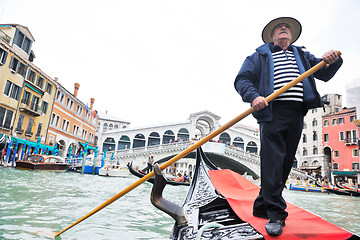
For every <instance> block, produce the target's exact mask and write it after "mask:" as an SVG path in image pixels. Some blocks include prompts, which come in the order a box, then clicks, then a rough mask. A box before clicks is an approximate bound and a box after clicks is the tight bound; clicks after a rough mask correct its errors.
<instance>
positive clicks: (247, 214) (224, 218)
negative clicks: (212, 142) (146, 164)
mask: <svg viewBox="0 0 360 240" xmlns="http://www.w3.org/2000/svg"><path fill="white" fill-rule="evenodd" d="M154 168H155V170H154V171H155V182H154V184H153V189H152V192H151V202H152V204H153V205H154V206H155V207H157V208H158V209H160V210H162V211H163V212H165V213H167V214H169V215H170V216H171V217H172V218H174V220H175V225H174V227H173V230H172V233H171V236H170V239H172V240H195V239H205V240H210V239H217V240H228V239H229V240H230V239H271V236H269V235H268V234H267V233H266V231H265V224H266V223H267V219H263V218H257V217H254V216H253V215H252V204H253V201H254V199H255V198H256V196H257V195H258V193H259V187H258V186H256V185H255V184H253V183H252V182H250V181H249V180H247V179H245V178H244V177H242V176H241V175H239V174H237V173H235V172H233V171H231V170H229V169H223V170H219V169H218V168H217V167H216V166H214V165H213V164H212V162H211V161H210V160H209V159H208V158H207V157H206V156H205V154H204V153H203V151H202V150H201V148H199V149H197V156H196V169H195V173H194V177H193V180H192V183H191V185H190V187H189V190H188V193H187V196H186V197H185V200H184V203H183V205H182V206H179V205H177V204H175V203H172V202H170V201H168V200H166V199H164V198H163V196H162V192H163V190H164V187H165V186H166V178H165V176H164V175H163V173H162V171H161V170H160V168H159V166H158V165H155V167H154ZM287 204H288V208H287V211H288V212H289V217H288V218H287V220H286V226H285V227H284V232H283V234H282V235H281V236H278V237H277V239H279V240H280V239H305V238H306V239H308V240H310V239H311V240H315V239H328V240H331V239H360V237H359V236H356V235H354V234H352V233H350V232H348V231H346V230H344V229H342V228H340V227H337V226H335V225H333V224H331V223H329V222H327V221H325V220H323V219H322V218H321V217H319V216H316V215H314V214H311V213H309V212H308V211H305V210H303V209H301V208H299V207H296V206H294V205H292V204H290V203H287Z"/></svg>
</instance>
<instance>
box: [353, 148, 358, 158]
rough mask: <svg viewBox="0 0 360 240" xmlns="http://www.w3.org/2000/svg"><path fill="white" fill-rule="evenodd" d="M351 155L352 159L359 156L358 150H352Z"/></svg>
mask: <svg viewBox="0 0 360 240" xmlns="http://www.w3.org/2000/svg"><path fill="white" fill-rule="evenodd" d="M352 155H353V157H358V156H359V149H356V148H355V149H353V151H352Z"/></svg>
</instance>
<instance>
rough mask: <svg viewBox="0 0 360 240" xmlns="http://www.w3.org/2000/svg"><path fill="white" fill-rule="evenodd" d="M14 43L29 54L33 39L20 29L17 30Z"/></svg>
mask: <svg viewBox="0 0 360 240" xmlns="http://www.w3.org/2000/svg"><path fill="white" fill-rule="evenodd" d="M14 43H15V44H16V45H18V46H19V47H20V48H21V49H22V50H24V52H26V53H27V54H29V53H30V50H31V44H32V42H31V40H30V39H29V38H28V37H26V36H25V35H24V34H23V33H22V32H20V31H19V29H17V30H16V34H15V39H14Z"/></svg>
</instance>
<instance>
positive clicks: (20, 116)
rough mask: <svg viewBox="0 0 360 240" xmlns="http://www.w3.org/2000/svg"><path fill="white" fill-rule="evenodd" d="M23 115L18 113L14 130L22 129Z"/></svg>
mask: <svg viewBox="0 0 360 240" xmlns="http://www.w3.org/2000/svg"><path fill="white" fill-rule="evenodd" d="M24 118H25V117H24V115H22V114H20V115H19V120H18V122H17V125H16V129H15V130H16V131H22V125H23V123H24Z"/></svg>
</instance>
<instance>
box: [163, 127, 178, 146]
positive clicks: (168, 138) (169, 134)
mask: <svg viewBox="0 0 360 240" xmlns="http://www.w3.org/2000/svg"><path fill="white" fill-rule="evenodd" d="M174 141H175V134H174V132H173V131H171V130H167V131H166V132H165V133H164V135H163V144H167V143H172V142H174Z"/></svg>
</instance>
